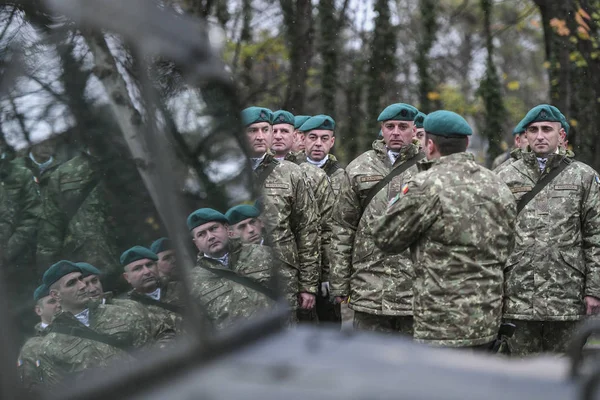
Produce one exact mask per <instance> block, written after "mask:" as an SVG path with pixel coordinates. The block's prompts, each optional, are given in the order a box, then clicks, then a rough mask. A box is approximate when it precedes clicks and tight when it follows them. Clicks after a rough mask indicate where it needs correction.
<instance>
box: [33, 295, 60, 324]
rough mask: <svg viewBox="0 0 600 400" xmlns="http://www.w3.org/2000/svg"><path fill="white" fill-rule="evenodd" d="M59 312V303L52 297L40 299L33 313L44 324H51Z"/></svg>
mask: <svg viewBox="0 0 600 400" xmlns="http://www.w3.org/2000/svg"><path fill="white" fill-rule="evenodd" d="M59 311H60V303H59V302H58V300H57V299H55V298H54V297H52V296H46V297H44V298H41V299H40V300H39V301H38V302H37V304H36V305H35V313H36V314H37V315H38V316H39V317H40V319H41V320H42V322H44V323H46V324H49V323H50V322H52V317H53V316H54V315H55V314H56V313H57V312H59Z"/></svg>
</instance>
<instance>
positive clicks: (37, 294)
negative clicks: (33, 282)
mask: <svg viewBox="0 0 600 400" xmlns="http://www.w3.org/2000/svg"><path fill="white" fill-rule="evenodd" d="M46 296H50V289H48V286H46V285H44V284H43V283H42V284H41V285H40V286H38V287H37V288H36V289H35V291H34V292H33V300H35V301H38V300H40V299H43V298H44V297H46Z"/></svg>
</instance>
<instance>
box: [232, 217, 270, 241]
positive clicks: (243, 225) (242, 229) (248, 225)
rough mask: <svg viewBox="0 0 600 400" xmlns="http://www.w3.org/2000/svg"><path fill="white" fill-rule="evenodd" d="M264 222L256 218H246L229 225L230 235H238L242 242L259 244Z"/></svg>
mask: <svg viewBox="0 0 600 400" xmlns="http://www.w3.org/2000/svg"><path fill="white" fill-rule="evenodd" d="M263 227H264V224H263V222H262V221H261V220H260V219H258V218H248V219H245V220H243V221H241V222H238V223H237V224H235V225H233V226H231V227H230V229H231V233H232V237H239V238H240V240H241V241H242V242H243V243H251V244H260V242H261V240H262V230H263Z"/></svg>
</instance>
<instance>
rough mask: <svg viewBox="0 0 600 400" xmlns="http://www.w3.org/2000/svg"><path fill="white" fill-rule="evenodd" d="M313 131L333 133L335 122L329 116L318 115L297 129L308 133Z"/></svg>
mask: <svg viewBox="0 0 600 400" xmlns="http://www.w3.org/2000/svg"><path fill="white" fill-rule="evenodd" d="M315 129H319V130H323V131H333V130H335V121H334V120H333V118H331V117H330V116H329V115H325V114H319V115H315V116H314V117H310V118H309V119H308V120H307V121H306V122H305V123H303V124H302V126H301V127H300V128H299V130H300V131H301V132H308V131H312V130H315Z"/></svg>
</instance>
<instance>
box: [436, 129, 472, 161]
mask: <svg viewBox="0 0 600 400" xmlns="http://www.w3.org/2000/svg"><path fill="white" fill-rule="evenodd" d="M425 134H426V137H427V140H429V139H431V141H432V142H433V143H434V144H435V147H437V149H438V151H439V152H440V154H441V155H442V156H448V155H450V154H454V153H463V152H465V151H467V147H469V139H468V137H467V136H465V135H456V136H437V135H432V134H431V133H428V132H425Z"/></svg>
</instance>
